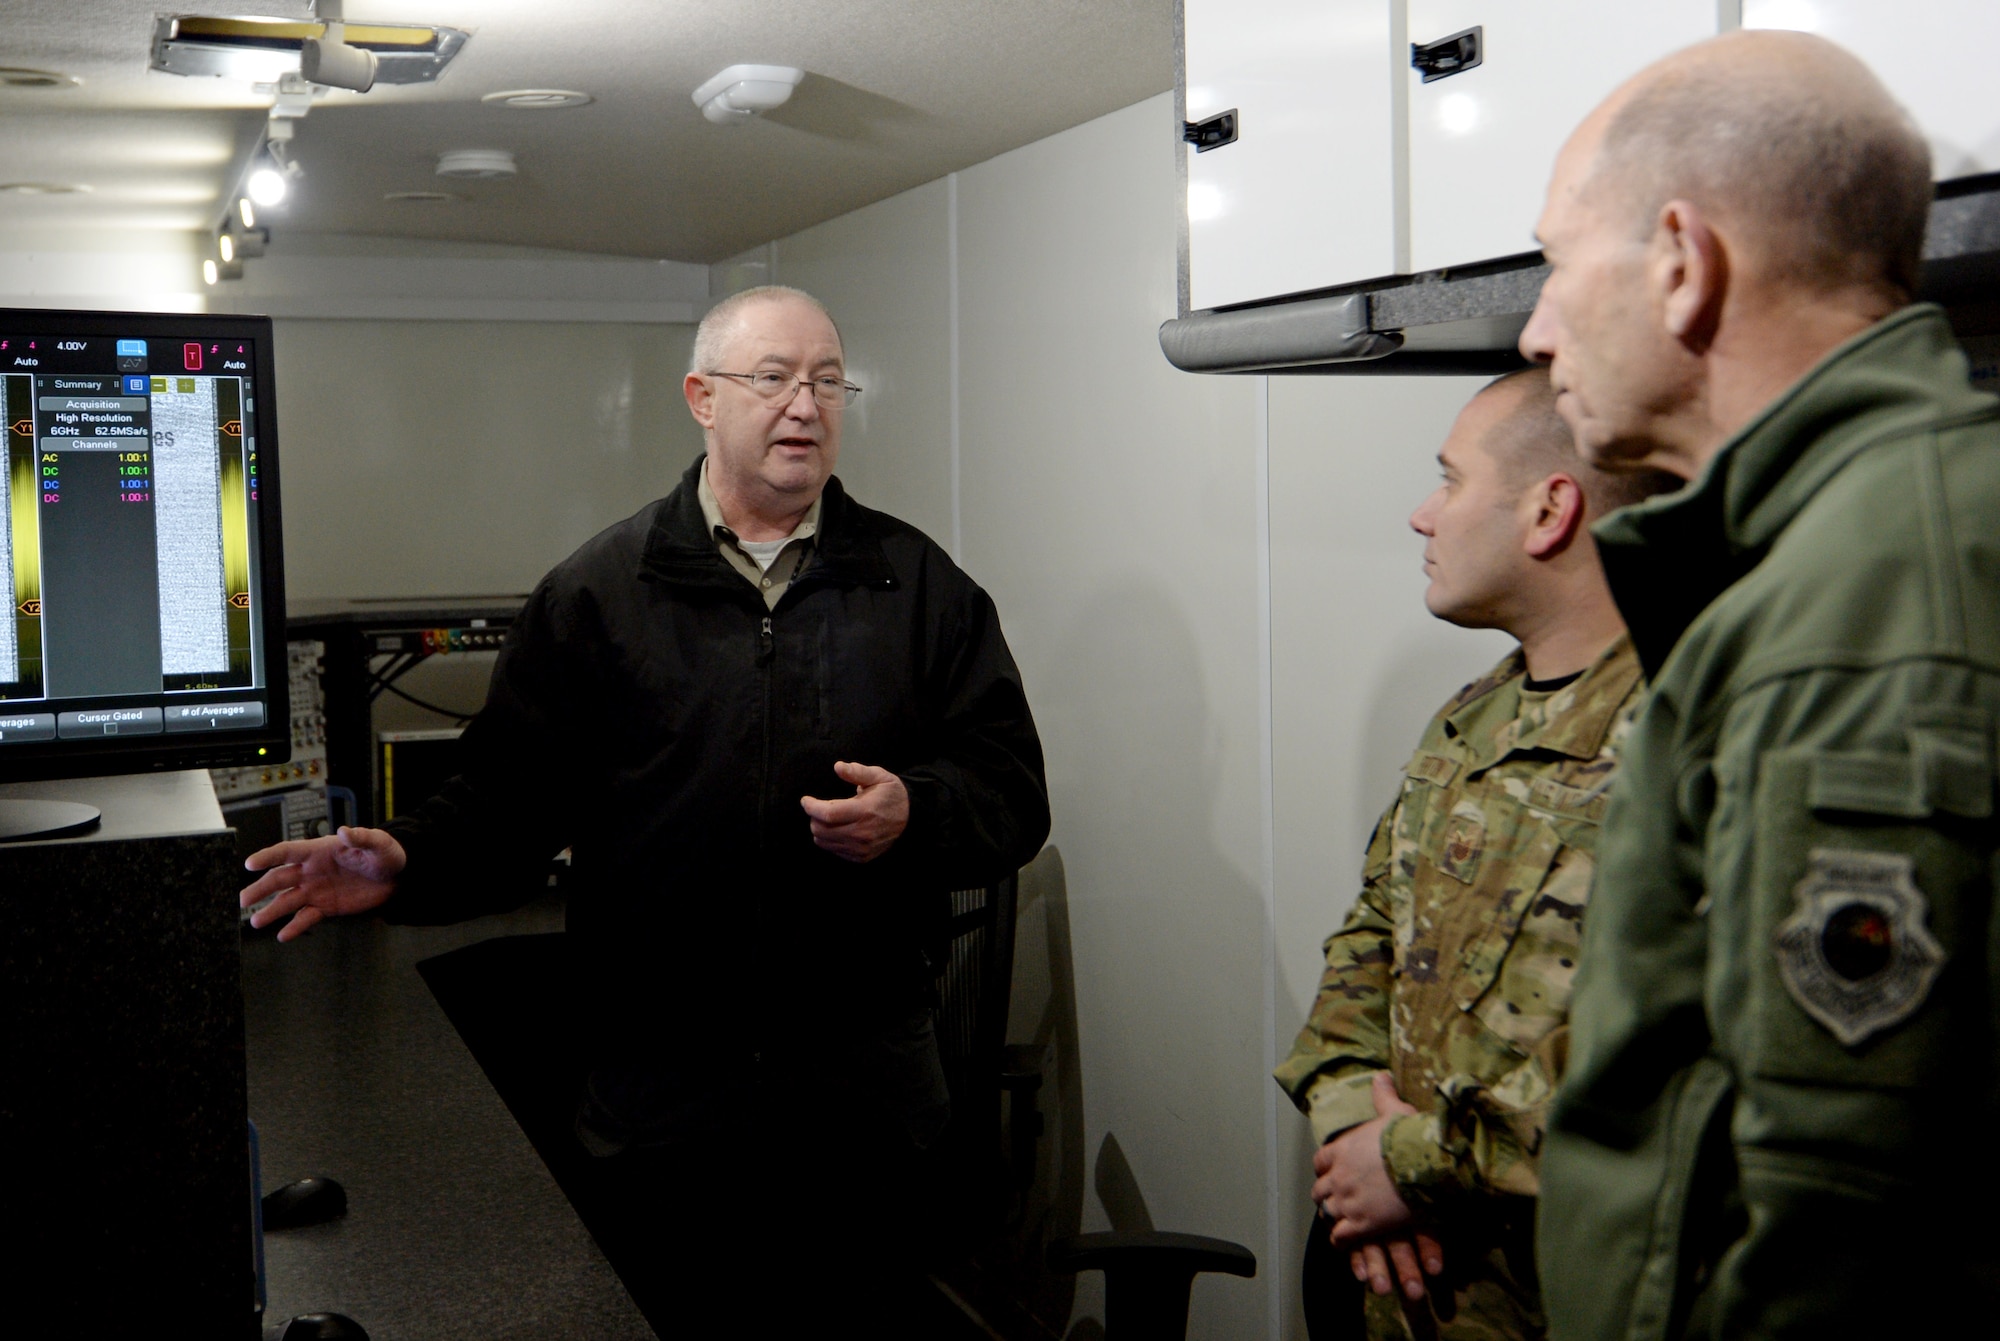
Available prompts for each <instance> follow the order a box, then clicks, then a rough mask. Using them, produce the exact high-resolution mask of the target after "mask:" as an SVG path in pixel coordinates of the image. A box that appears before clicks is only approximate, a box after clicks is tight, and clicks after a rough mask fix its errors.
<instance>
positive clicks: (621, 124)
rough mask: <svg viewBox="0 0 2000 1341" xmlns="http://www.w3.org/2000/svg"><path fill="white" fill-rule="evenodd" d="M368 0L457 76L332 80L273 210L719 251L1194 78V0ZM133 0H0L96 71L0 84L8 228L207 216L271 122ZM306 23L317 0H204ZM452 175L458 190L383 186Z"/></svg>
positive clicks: (487, 237)
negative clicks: (54, 185) (510, 166)
mask: <svg viewBox="0 0 2000 1341" xmlns="http://www.w3.org/2000/svg"><path fill="white" fill-rule="evenodd" d="M347 8H348V17H349V18H350V19H354V20H361V19H371V20H382V21H390V22H404V23H433V24H443V25H448V26H451V27H456V28H463V29H465V30H467V31H469V32H470V33H471V34H472V37H471V39H470V40H469V41H468V42H467V44H466V46H465V49H464V50H463V52H461V54H460V55H459V57H458V58H457V60H456V61H454V62H453V64H452V65H451V66H450V67H449V68H448V69H447V70H446V71H445V72H444V74H443V76H442V77H441V78H440V79H439V80H438V81H437V82H436V83H435V84H420V85H405V86H398V87H379V88H377V89H375V90H373V91H371V92H369V93H367V94H352V93H343V92H334V93H330V94H328V95H327V96H326V97H324V98H322V99H320V100H319V101H318V102H317V103H316V105H315V106H314V109H313V111H312V113H311V115H310V116H308V117H307V118H306V119H305V120H304V121H303V122H302V123H300V125H299V127H298V132H297V138H296V139H295V140H294V141H293V153H294V157H295V158H296V159H297V160H298V161H299V163H300V164H301V165H302V166H303V167H304V168H305V170H306V176H305V178H304V180H303V181H302V182H301V183H300V184H299V187H298V190H297V191H296V192H295V194H294V196H293V198H292V199H291V200H289V201H288V202H287V203H286V205H285V206H284V207H283V209H282V211H281V212H272V213H271V214H270V215H269V216H268V221H269V222H270V223H271V224H272V226H273V227H274V229H281V230H295V231H301V232H337V233H363V234H379V235H391V236H403V237H414V238H428V239H440V240H451V241H468V242H489V243H503V244H512V245H524V246H539V247H560V248H567V249H579V250H587V251H598V252H609V253H614V254H621V255H632V256H654V257H669V258H673V259H676V260H687V261H701V262H706V261H713V260H717V259H720V258H723V257H726V256H729V255H732V254H734V253H736V252H738V251H741V250H743V249H744V248H746V247H749V246H753V245H755V244H757V243H759V242H762V241H764V240H766V239H768V238H771V237H776V236H782V235H784V234H786V233H790V232H793V231H795V230H797V229H799V228H803V227H806V226H808V225H810V224H813V223H816V222H818V221H820V220H822V219H827V218H831V217H833V216H834V215H837V214H842V213H845V212H846V211H848V210H851V209H854V208H856V207H858V206H860V205H864V204H867V203H869V202H870V201H874V200H879V199H882V198H883V197H885V196H889V195H893V194H895V193H896V192H898V191H901V190H905V189H907V188H909V187H911V186H915V185H917V184H919V183H921V182H924V181H928V180H931V179H933V178H935V177H938V176H940V175H942V174H943V173H946V172H949V171H952V170H954V169H956V168H960V167H965V166H968V165H970V164H972V163H976V162H979V161H982V160H984V159H986V158H990V157H992V156H993V155H995V154H998V153H1002V152H1004V151H1006V150H1008V149H1010V148H1014V147H1016V146H1019V145H1022V144H1026V143H1029V142H1031V141H1033V140H1037V139H1040V138H1042V137H1043V136H1046V135H1050V134H1054V133H1055V132H1057V131H1059V130H1063V129H1066V128H1068V127H1070V126H1073V125H1077V124H1080V123H1081V122H1084V121H1087V120H1090V119H1092V118H1094V117H1097V116H1100V115H1102V114H1104V113H1106V112H1109V111H1112V110H1115V109H1117V108H1119V107H1123V106H1126V105H1129V104H1131V103H1134V102H1137V101H1139V100H1140V99H1142V98H1145V97H1148V96H1151V95H1152V94H1155V93H1158V92H1160V91H1162V90H1163V89H1166V88H1169V87H1171V86H1172V82H1173V67H1172V59H1173V58H1172V25H1173V0H1087V2H1080V0H1010V3H1007V4H1001V5H996V4H992V3H990V0H989V2H987V3H974V2H973V0H850V3H846V4H843V5H839V6H826V5H824V4H808V3H803V2H802V0H741V2H740V3H736V4H732V5H729V6H726V7H724V6H719V5H716V4H714V3H712V0H706V2H701V0H571V3H566V4H562V5H552V4H548V3H546V0H532V2H531V0H436V2H435V3H422V2H421V0H381V2H380V3H365V0H351V3H349V5H348V7H347ZM162 11H168V12H171V10H170V7H167V6H160V5H157V4H155V3H135V2H134V0H0V19H4V21H3V22H0V66H31V67H39V68H47V69H54V70H58V71H61V72H63V73H66V74H70V75H74V76H77V77H78V78H79V79H80V80H81V81H82V82H81V83H80V84H79V85H77V86H74V87H68V88H61V89H50V90H29V89H14V88H4V87H0V124H3V125H5V126H6V128H7V133H6V134H5V135H4V136H0V184H4V183H8V182H22V181H29V182H66V183H72V184H76V185H82V186H88V187H89V188H91V189H90V190H89V192H88V193H87V194H79V195H70V196H58V195H36V196H24V195H19V194H16V193H0V233H4V232H5V231H7V230H24V229H47V228H49V227H64V228H69V227H79V228H80V227H128V228H129V227H143V228H160V227H178V228H188V227H197V226H203V225H204V224H206V223H209V222H213V221H214V220H215V219H216V218H217V217H219V215H220V212H221V206H222V198H223V195H224V193H225V192H226V191H228V190H230V189H232V188H233V187H234V185H235V180H234V179H235V176H236V175H237V174H238V173H240V171H241V170H242V167H243V164H244V162H245V160H246V156H247V155H248V154H249V152H250V151H251V149H252V148H253V147H254V145H255V143H256V139H257V136H258V133H259V129H260V127H261V126H262V124H263V109H264V108H265V107H267V106H268V104H269V101H270V99H269V97H268V96H260V95H258V94H256V93H255V92H253V91H252V89H251V87H250V86H249V85H248V84H245V83H240V82H234V81H227V80H220V79H186V78H179V77H176V76H172V75H166V74H161V73H157V72H153V71H149V70H148V69H147V68H146V65H147V55H148V50H149V45H150V42H151V37H152V29H153V21H154V16H155V14H156V13H159V12H162ZM185 12H202V13H214V14H268V15H272V16H282V17H292V18H297V17H305V16H307V15H309V14H310V12H311V7H310V5H308V4H304V3H285V2H280V3H269V2H267V3H263V4H255V3H253V4H248V5H243V6H227V7H221V8H216V9H206V10H200V11H196V10H188V11H185ZM744 61H758V62H769V63H775V64H788V65H797V66H800V67H802V68H804V69H805V70H806V71H807V72H808V73H807V77H806V79H805V81H804V83H802V84H801V85H800V86H799V88H798V90H797V92H796V93H795V94H794V95H793V98H792V101H791V102H790V103H788V104H787V105H786V106H784V107H782V108H780V109H778V110H777V111H774V112H772V113H769V114H767V115H766V116H765V117H764V118H762V119H760V120H758V121H753V122H750V123H748V124H746V125H740V126H717V125H713V124H711V123H709V122H707V121H705V120H704V119H703V118H702V116H701V114H700V112H699V111H698V110H697V109H696V108H695V106H694V104H693V103H692V101H691V100H690V98H689V94H690V93H691V92H692V91H693V89H694V88H695V87H696V86H697V85H698V84H700V83H701V82H702V81H703V80H705V79H707V78H708V77H709V76H710V75H712V74H714V73H715V72H716V71H717V70H719V69H721V68H722V67H724V66H726V65H730V64H734V63H737V62H744ZM512 88H563V89H576V90H580V91H583V92H586V93H589V94H591V95H592V96H593V97H594V99H595V101H594V102H592V103H591V104H590V105H588V106H584V107H579V108H573V109H567V110H556V111H522V110H516V109H511V108H504V107H499V106H495V105H491V104H485V103H482V102H481V101H480V99H481V97H482V96H483V95H485V94H487V93H492V92H495V91H499V90H503V89H512ZM467 148H481V149H507V150H511V151H512V152H513V153H514V154H515V156H516V160H517V162H518V164H519V168H520V171H519V175H518V176H517V177H515V178H513V179H511V180H506V181H496V182H463V181H452V180H447V179H442V178H439V177H437V176H436V175H435V167H436V162H437V156H438V155H439V154H440V153H442V152H444V151H446V150H451V149H467ZM412 191H447V192H450V193H451V194H452V195H453V196H455V197H456V199H454V200H452V201H451V202H449V203H444V204H436V203H432V204H411V203H399V202H393V201H388V200H385V199H384V196H386V195H390V194H393V193H399V192H412Z"/></svg>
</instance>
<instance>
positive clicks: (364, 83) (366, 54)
mask: <svg viewBox="0 0 2000 1341" xmlns="http://www.w3.org/2000/svg"><path fill="white" fill-rule="evenodd" d="M299 74H300V76H301V77H303V78H305V79H307V80H309V81H310V82H312V83H315V84H325V85H326V86H327V87H328V88H344V89H350V90H352V91H353V92H355V93H366V92H367V91H368V90H369V89H371V88H374V87H375V53H374V52H372V51H366V50H364V49H362V48H361V47H351V46H349V45H348V44H347V25H346V24H344V23H341V22H339V21H338V20H333V21H329V22H328V23H327V25H326V36H324V37H308V38H306V39H305V40H304V41H302V42H301V43H300V44H299Z"/></svg>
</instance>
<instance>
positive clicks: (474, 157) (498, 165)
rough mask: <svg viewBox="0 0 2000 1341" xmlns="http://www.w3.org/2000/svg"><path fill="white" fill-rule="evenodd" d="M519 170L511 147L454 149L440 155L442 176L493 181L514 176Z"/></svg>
mask: <svg viewBox="0 0 2000 1341" xmlns="http://www.w3.org/2000/svg"><path fill="white" fill-rule="evenodd" d="M517 171H519V169H518V168H516V167H515V166H514V151H513V150H511V149H454V150H452V151H451V152H450V153H446V154H439V155H438V165H437V175H438V176H440V177H458V178H461V179H463V180H466V181H493V180H495V179H496V178H500V177H512V176H513V175H514V174H515V173H516V172H517Z"/></svg>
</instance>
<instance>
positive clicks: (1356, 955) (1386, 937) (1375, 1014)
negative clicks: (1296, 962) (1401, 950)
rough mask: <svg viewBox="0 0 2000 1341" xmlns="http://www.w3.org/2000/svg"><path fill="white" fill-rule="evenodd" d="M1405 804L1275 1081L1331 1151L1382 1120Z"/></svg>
mask: <svg viewBox="0 0 2000 1341" xmlns="http://www.w3.org/2000/svg"><path fill="white" fill-rule="evenodd" d="M1401 808H1402V803H1401V801H1400V800H1399V801H1398V802H1397V803H1396V804H1394V805H1391V806H1390V807H1389V809H1388V811H1387V812H1386V813H1384V814H1383V816H1382V818H1381V819H1380V820H1379V821H1378V822H1377V823H1376V825H1375V833H1374V835H1373V836H1372V837H1371V838H1370V839H1369V841H1368V856H1367V860H1366V861H1365V863H1364V864H1363V867H1362V880H1361V896H1360V897H1359V898H1358V899H1356V900H1355V903H1354V907H1353V909H1352V910H1351V911H1350V912H1349V913H1348V915H1347V921H1346V922H1345V923H1343V924H1342V926H1341V928H1340V930H1338V931H1336V932H1334V933H1333V934H1332V935H1331V936H1328V937H1327V938H1326V942H1325V947H1324V948H1325V951H1326V969H1325V971H1324V972H1323V973H1322V974H1321V975H1320V980H1319V994H1318V995H1317V996H1316V997H1315V998H1314V999H1313V1004H1312V1010H1311V1012H1310V1013H1308V1014H1307V1016H1306V1022H1305V1025H1304V1027H1303V1028H1301V1029H1300V1030H1299V1036H1298V1038H1297V1039H1296V1040H1295V1041H1294V1042H1293V1043H1292V1051H1291V1055H1290V1056H1288V1057H1286V1058H1285V1060H1284V1062H1283V1063H1282V1064H1280V1065H1279V1067H1278V1069H1277V1070H1276V1072H1274V1075H1275V1076H1276V1079H1277V1082H1278V1085H1279V1087H1280V1088H1281V1089H1283V1090H1284V1091H1285V1093H1286V1094H1288V1095H1289V1096H1291V1100H1292V1102H1293V1103H1295V1104H1297V1105H1298V1107H1299V1109H1300V1111H1302V1112H1303V1113H1305V1115H1306V1117H1307V1119H1308V1120H1309V1121H1310V1122H1311V1124H1312V1133H1313V1140H1314V1141H1316V1142H1318V1143H1321V1144H1324V1143H1325V1142H1327V1141H1328V1140H1330V1139H1332V1138H1333V1137H1335V1136H1337V1135H1339V1134H1340V1133H1341V1132H1343V1131H1345V1130H1347V1129H1348V1128H1349V1127H1353V1126H1357V1125H1359V1124H1360V1123H1363V1122H1368V1121H1370V1120H1372V1119H1373V1118H1374V1117H1375V1102H1374V1099H1373V1098H1372V1096H1371V1095H1370V1093H1369V1080H1370V1077H1372V1076H1373V1075H1374V1074H1375V1072H1377V1071H1384V1070H1387V1069H1388V1068H1389V988H1390V976H1391V970H1392V969H1393V967H1394V965H1395V960H1396V939H1395V938H1396V920H1395V913H1394V906H1393V895H1392V892H1391V888H1390V887H1391V885H1392V884H1393V883H1394V880H1395V871H1394V869H1393V866H1394V863H1393V860H1392V857H1393V836H1394V834H1395V829H1396V819H1397V815H1398V812H1399V811H1400V810H1401Z"/></svg>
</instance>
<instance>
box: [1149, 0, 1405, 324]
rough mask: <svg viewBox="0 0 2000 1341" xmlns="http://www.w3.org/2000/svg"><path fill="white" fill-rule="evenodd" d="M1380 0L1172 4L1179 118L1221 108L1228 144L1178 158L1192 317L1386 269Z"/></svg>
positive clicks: (1385, 93)
mask: <svg viewBox="0 0 2000 1341" xmlns="http://www.w3.org/2000/svg"><path fill="white" fill-rule="evenodd" d="M1393 8H1394V7H1393V6H1392V5H1391V4H1389V3H1387V0H1185V5H1184V9H1183V19H1182V22H1183V24H1184V28H1183V32H1184V34H1185V42H1186V51H1187V69H1186V80H1187V116H1188V120H1189V121H1190V122H1200V121H1203V120H1206V119H1207V118H1210V117H1213V116H1217V115H1219V114H1220V113H1223V112H1227V111H1234V112H1235V113H1236V115H1237V125H1236V130H1237V135H1236V139H1235V141H1234V142H1233V143H1228V144H1222V145H1218V146H1217V147H1215V148H1212V149H1208V150H1206V151H1204V152H1199V153H1198V152H1196V151H1195V149H1194V148H1193V147H1192V146H1190V147H1189V149H1188V151H1187V183H1188V193H1187V211H1188V289H1189V299H1190V301H1191V303H1192V305H1193V306H1194V307H1195V308H1211V307H1219V306H1225V305H1228V304H1232V303H1245V302H1255V301H1258V300H1260V299H1266V298H1276V297H1281V296H1283V295H1286V294H1294V293H1301V292H1305V291H1308V290H1312V289H1319V288H1325V287H1327V286H1329V285H1334V284H1341V283H1345V282H1348V281H1351V280H1358V279H1373V278H1377V277H1380V276H1383V275H1388V274H1392V273H1394V272H1395V271H1396V270H1397V268H1398V267H1397V255H1396V251H1397V245H1396V244H1397V240H1398V220H1397V217H1396V215H1397V205H1398V192H1397V189H1396V136H1395V133H1394V125H1393V117H1394V112H1395V100H1396V97H1397V94H1398V92H1399V90H1400V84H1401V76H1400V70H1401V61H1399V60H1398V58H1397V57H1398V53H1397V52H1396V50H1395V48H1394V45H1393V43H1392V41H1391V32H1390V25H1391V20H1392V14H1393Z"/></svg>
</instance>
